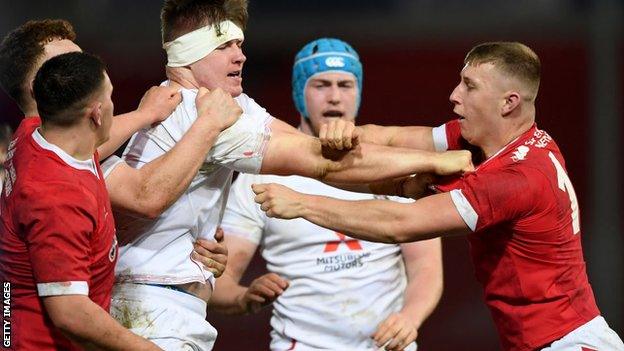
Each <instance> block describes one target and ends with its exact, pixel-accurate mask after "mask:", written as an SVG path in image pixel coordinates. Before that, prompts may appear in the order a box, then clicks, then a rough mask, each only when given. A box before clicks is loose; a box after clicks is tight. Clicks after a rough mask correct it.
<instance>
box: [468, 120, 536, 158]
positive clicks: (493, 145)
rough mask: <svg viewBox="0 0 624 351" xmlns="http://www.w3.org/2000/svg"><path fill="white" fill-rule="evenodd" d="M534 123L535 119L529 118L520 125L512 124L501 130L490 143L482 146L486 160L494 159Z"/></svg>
mask: <svg viewBox="0 0 624 351" xmlns="http://www.w3.org/2000/svg"><path fill="white" fill-rule="evenodd" d="M534 122H535V118H527V119H523V120H522V121H520V122H518V123H510V124H509V125H507V126H506V127H505V128H504V129H503V130H499V131H498V132H497V133H496V135H495V136H492V137H491V138H488V141H489V142H488V143H484V144H482V145H480V148H481V151H483V154H484V156H485V158H486V159H487V158H490V157H492V156H493V155H494V154H496V153H497V152H499V151H500V150H501V149H502V148H504V147H505V146H507V144H509V143H511V142H512V141H514V140H515V139H516V138H517V137H519V136H520V135H522V134H524V133H525V132H526V131H527V130H529V129H530V128H531V126H532V125H533V123H534Z"/></svg>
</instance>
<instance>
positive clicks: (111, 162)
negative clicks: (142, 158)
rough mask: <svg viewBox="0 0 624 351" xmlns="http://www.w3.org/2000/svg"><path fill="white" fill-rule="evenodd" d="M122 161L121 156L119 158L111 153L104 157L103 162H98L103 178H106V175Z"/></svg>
mask: <svg viewBox="0 0 624 351" xmlns="http://www.w3.org/2000/svg"><path fill="white" fill-rule="evenodd" d="M123 162H124V161H123V160H122V159H121V158H119V156H116V155H111V156H110V157H108V158H106V159H105V160H104V162H102V163H101V164H100V168H101V169H102V175H103V176H104V179H106V178H108V176H109V175H110V174H111V172H112V171H113V170H114V169H115V167H117V166H119V164H121V163H123Z"/></svg>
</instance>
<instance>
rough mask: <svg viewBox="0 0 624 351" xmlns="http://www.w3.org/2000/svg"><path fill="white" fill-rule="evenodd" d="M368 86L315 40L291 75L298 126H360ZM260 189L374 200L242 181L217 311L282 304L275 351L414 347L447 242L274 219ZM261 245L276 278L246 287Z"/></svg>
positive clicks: (338, 54) (349, 61)
mask: <svg viewBox="0 0 624 351" xmlns="http://www.w3.org/2000/svg"><path fill="white" fill-rule="evenodd" d="M361 88H362V65H361V63H360V61H359V57H358V55H357V53H356V52H355V50H353V48H352V47H351V46H350V45H349V44H347V43H345V42H343V41H341V40H338V39H328V38H324V39H319V40H315V41H313V42H310V43H308V44H307V45H306V46H304V47H303V49H301V51H299V53H298V54H297V56H296V57H295V64H294V68H293V98H294V100H295V105H296V107H297V109H298V111H299V112H300V114H301V124H300V126H299V129H300V130H301V131H303V132H304V133H306V134H309V135H314V136H318V134H319V130H320V128H321V126H322V125H323V124H324V123H325V122H326V121H328V120H330V119H333V118H341V119H345V120H349V121H354V120H355V117H356V115H357V111H358V107H359V103H360V97H361ZM254 183H279V184H284V185H286V186H288V187H291V188H293V189H296V190H298V191H301V192H305V193H311V194H317V195H324V196H331V197H336V198H341V199H350V200H369V199H373V198H375V197H374V196H373V195H369V194H363V193H354V192H347V191H344V190H340V189H337V188H333V187H331V186H328V185H326V184H323V183H321V182H319V181H317V180H314V179H310V178H304V177H300V176H289V177H281V176H272V175H251V174H240V175H239V176H238V178H237V180H236V182H234V184H233V185H232V188H231V189H230V195H229V197H228V202H227V207H226V210H225V214H224V217H223V222H222V227H223V229H224V231H225V234H226V236H225V238H226V239H225V240H226V244H227V246H228V250H229V253H230V258H229V260H228V265H227V267H226V271H225V273H224V274H223V275H222V276H221V277H220V278H219V279H218V280H217V282H218V284H217V288H216V290H215V292H214V294H213V296H212V299H211V300H210V307H211V308H212V309H213V310H215V311H221V312H225V313H230V314H243V313H248V312H251V311H257V310H258V309H259V307H260V306H263V305H267V304H269V303H271V302H273V301H275V303H274V304H273V306H274V310H273V317H272V319H271V326H272V329H273V330H272V332H271V339H272V340H271V349H272V350H286V349H288V350H338V349H340V350H377V349H378V347H379V346H381V345H384V344H386V343H387V342H388V341H390V342H389V343H388V344H387V347H386V349H388V350H403V349H404V348H406V347H407V349H408V350H413V349H415V348H416V346H415V343H413V342H414V340H415V339H416V336H417V330H418V328H419V327H420V325H421V324H422V323H423V321H424V320H425V319H426V318H427V316H428V315H429V314H430V313H431V312H432V310H433V309H434V308H435V306H436V305H437V303H438V301H439V299H440V296H441V293H442V260H441V244H440V240H439V239H434V240H429V241H423V242H420V243H416V244H408V245H387V244H379V243H372V242H367V241H361V240H354V239H352V238H349V237H346V236H344V235H343V234H341V233H338V232H335V231H333V230H329V229H325V228H322V227H319V226H317V225H315V224H313V223H311V222H308V221H306V220H304V219H298V220H295V221H284V220H280V219H272V218H269V217H267V216H266V214H265V213H264V212H263V211H262V210H261V209H260V206H259V205H257V204H256V203H255V202H254V200H253V199H254V196H255V194H254V193H253V191H252V190H251V184H254ZM399 199H401V198H395V199H394V200H399ZM402 200H403V201H408V200H406V199H402ZM258 246H262V250H261V252H262V256H263V257H264V259H265V260H266V261H267V267H268V269H269V271H270V273H267V274H265V275H263V276H261V277H258V278H257V279H255V280H254V281H253V282H252V283H251V284H250V286H249V287H243V286H241V285H239V281H240V278H241V277H242V275H243V274H244V272H245V270H246V269H247V267H248V265H249V263H250V261H251V258H252V257H253V255H254V253H255V251H256V250H257V248H258ZM404 263H405V266H404ZM405 268H406V270H405ZM406 271H407V274H408V275H409V277H408V279H406ZM406 287H407V289H406ZM373 337H374V338H373ZM410 344H411V345H410ZM408 345H410V346H408Z"/></svg>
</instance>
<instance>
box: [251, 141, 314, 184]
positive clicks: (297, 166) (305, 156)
mask: <svg viewBox="0 0 624 351" xmlns="http://www.w3.org/2000/svg"><path fill="white" fill-rule="evenodd" d="M322 159H323V157H322V153H321V143H320V141H319V140H318V139H316V138H312V137H310V136H306V135H303V134H290V133H274V134H273V135H272V136H271V140H270V141H269V143H268V145H267V149H266V153H265V155H264V159H263V160H262V167H261V169H260V173H261V174H275V175H292V174H297V175H301V176H306V177H312V178H319V177H320V176H322V174H321V173H322V171H323V167H322V166H321V164H320V162H322Z"/></svg>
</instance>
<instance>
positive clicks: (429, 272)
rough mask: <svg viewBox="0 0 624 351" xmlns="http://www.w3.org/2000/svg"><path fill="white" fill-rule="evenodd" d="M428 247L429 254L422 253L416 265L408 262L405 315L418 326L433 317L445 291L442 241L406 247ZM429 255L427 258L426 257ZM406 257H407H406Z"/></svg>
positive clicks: (402, 311)
mask: <svg viewBox="0 0 624 351" xmlns="http://www.w3.org/2000/svg"><path fill="white" fill-rule="evenodd" d="M423 244H424V245H427V246H429V248H428V250H429V252H428V253H422V254H421V255H420V256H421V257H419V258H417V260H418V261H419V262H418V263H416V265H410V264H409V263H407V262H406V271H407V287H406V289H405V294H404V302H403V308H402V309H401V313H403V314H405V315H406V316H407V317H408V318H410V320H412V322H413V323H414V325H415V326H416V328H417V329H418V328H420V326H421V325H422V324H423V323H424V321H425V320H426V319H427V318H428V317H429V316H430V315H431V313H432V312H433V310H434V309H435V308H436V306H437V305H438V303H439V302H440V298H441V296H442V289H443V273H442V254H441V243H440V239H430V240H428V241H421V242H418V243H410V244H403V247H405V246H406V245H408V246H409V245H423ZM425 255H427V256H426V257H424V256H425ZM404 257H405V255H404Z"/></svg>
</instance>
